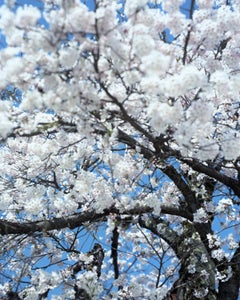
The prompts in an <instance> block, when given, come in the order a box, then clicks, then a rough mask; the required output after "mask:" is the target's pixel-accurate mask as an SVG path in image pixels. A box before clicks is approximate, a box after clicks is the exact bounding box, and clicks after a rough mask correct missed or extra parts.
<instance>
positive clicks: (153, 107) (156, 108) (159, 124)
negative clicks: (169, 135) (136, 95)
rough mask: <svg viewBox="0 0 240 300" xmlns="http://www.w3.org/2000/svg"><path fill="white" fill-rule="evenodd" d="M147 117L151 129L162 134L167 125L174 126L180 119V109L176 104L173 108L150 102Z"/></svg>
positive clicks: (164, 104)
mask: <svg viewBox="0 0 240 300" xmlns="http://www.w3.org/2000/svg"><path fill="white" fill-rule="evenodd" d="M147 112H148V116H149V118H150V124H151V126H152V127H153V129H154V130H155V131H156V132H158V133H162V132H164V131H165V130H166V129H167V127H168V125H171V124H174V125H176V124H177V123H178V121H179V119H180V118H181V114H182V107H181V105H180V104H179V103H178V102H177V103H175V104H174V105H173V106H170V105H169V104H167V103H161V102H158V101H154V100H153V101H152V102H150V104H149V107H148V110H147Z"/></svg>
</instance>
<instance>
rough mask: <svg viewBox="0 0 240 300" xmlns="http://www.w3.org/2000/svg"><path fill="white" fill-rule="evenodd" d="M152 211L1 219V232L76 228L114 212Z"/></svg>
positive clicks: (137, 209)
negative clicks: (29, 219) (31, 219)
mask: <svg viewBox="0 0 240 300" xmlns="http://www.w3.org/2000/svg"><path fill="white" fill-rule="evenodd" d="M151 211H152V208H150V207H138V208H134V209H131V210H128V211H123V212H120V211H119V210H118V209H116V208H110V209H106V210H104V212H103V213H94V211H86V212H82V213H79V214H74V215H72V216H68V217H62V218H53V219H51V220H41V221H36V222H27V223H20V222H9V221H6V220H0V234H1V235H8V234H32V233H34V232H47V231H51V230H59V229H63V228H71V229H73V228H76V227H79V226H83V225H84V223H86V222H99V221H103V220H105V219H106V217H107V216H108V215H110V214H112V213H114V214H119V215H121V214H125V215H128V214H129V215H141V214H145V213H149V212H151Z"/></svg>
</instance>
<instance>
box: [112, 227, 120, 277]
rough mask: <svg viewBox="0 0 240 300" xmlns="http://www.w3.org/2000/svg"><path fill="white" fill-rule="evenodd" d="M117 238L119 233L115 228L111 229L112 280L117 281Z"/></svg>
mask: <svg viewBox="0 0 240 300" xmlns="http://www.w3.org/2000/svg"><path fill="white" fill-rule="evenodd" d="M118 238H119V232H118V228H117V226H115V228H114V229H113V235H112V245H111V257H112V261H113V267H114V278H115V279H118V276H119V268H118Z"/></svg>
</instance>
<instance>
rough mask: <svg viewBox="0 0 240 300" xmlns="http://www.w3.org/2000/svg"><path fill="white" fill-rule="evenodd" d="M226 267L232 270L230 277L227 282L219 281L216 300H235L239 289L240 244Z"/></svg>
mask: <svg viewBox="0 0 240 300" xmlns="http://www.w3.org/2000/svg"><path fill="white" fill-rule="evenodd" d="M227 265H229V266H230V267H231V268H232V276H231V278H230V279H229V280H228V281H225V282H223V281H220V283H219V292H218V300H223V299H224V300H237V299H238V295H239V288H240V244H239V247H238V248H237V250H236V252H235V253H234V255H233V257H232V259H231V261H230V262H229V263H228V264H226V268H227Z"/></svg>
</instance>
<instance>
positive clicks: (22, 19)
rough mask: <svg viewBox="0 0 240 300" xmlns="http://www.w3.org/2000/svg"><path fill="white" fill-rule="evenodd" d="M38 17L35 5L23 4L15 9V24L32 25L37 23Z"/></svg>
mask: <svg viewBox="0 0 240 300" xmlns="http://www.w3.org/2000/svg"><path fill="white" fill-rule="evenodd" d="M40 17H41V14H40V11H39V10H38V9H37V7H35V6H31V5H29V6H27V5H25V6H24V7H22V6H19V7H18V9H17V15H16V18H15V24H16V26H19V27H28V26H33V25H35V24H36V23H37V21H38V19H39V18H40Z"/></svg>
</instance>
